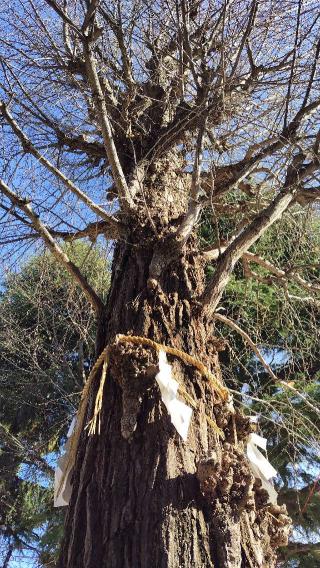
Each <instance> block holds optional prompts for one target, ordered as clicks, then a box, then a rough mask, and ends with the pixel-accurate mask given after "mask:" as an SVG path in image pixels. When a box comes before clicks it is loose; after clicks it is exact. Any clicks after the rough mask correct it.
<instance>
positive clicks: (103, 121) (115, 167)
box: [84, 41, 134, 209]
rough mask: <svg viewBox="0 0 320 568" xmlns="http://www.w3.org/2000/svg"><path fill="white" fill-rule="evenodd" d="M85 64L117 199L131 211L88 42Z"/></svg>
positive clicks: (85, 44)
mask: <svg viewBox="0 0 320 568" xmlns="http://www.w3.org/2000/svg"><path fill="white" fill-rule="evenodd" d="M84 54H85V62H86V68H87V74H88V81H89V84H90V86H91V91H92V98H93V101H94V105H95V108H96V110H97V113H98V116H99V123H100V127H101V130H102V135H103V140H104V145H105V149H106V153H107V156H108V160H109V163H110V166H111V170H112V173H113V177H114V181H115V185H116V187H117V190H118V194H119V198H120V200H121V204H122V206H123V208H124V209H128V208H129V209H133V208H134V201H133V195H131V192H130V188H129V187H128V185H127V181H126V178H125V175H124V173H123V170H122V166H121V164H120V160H119V157H118V154H117V149H116V145H115V142H114V139H113V133H112V127H111V124H110V120H109V116H108V111H107V106H106V102H105V97H104V95H103V92H102V88H101V84H100V80H99V76H98V73H97V68H96V61H95V56H94V53H93V48H92V45H91V43H90V42H89V41H86V42H85V43H84Z"/></svg>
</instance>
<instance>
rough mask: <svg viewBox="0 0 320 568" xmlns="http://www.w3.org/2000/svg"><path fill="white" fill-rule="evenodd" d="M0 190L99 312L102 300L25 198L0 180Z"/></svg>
mask: <svg viewBox="0 0 320 568" xmlns="http://www.w3.org/2000/svg"><path fill="white" fill-rule="evenodd" d="M0 191H1V192H2V193H3V194H4V195H5V196H6V197H7V198H8V199H10V201H11V203H12V204H13V205H15V206H16V207H18V208H19V209H20V210H21V211H23V213H24V214H25V215H26V216H27V217H28V218H29V219H30V221H31V223H32V226H33V227H34V229H35V230H36V231H37V233H38V234H39V236H40V237H42V239H43V241H44V242H45V244H46V246H47V247H48V248H49V250H50V251H51V252H52V254H53V255H54V256H55V258H56V259H57V260H58V261H59V262H60V264H62V265H63V266H64V267H65V268H66V269H67V270H68V272H69V273H70V274H71V276H72V277H73V279H74V280H75V281H76V282H77V283H78V284H79V286H80V287H81V288H82V290H83V292H84V293H85V295H86V296H87V298H88V300H89V302H90V304H91V305H92V307H93V308H94V309H95V311H96V312H97V313H98V314H99V313H101V311H102V310H103V308H104V305H103V302H102V300H101V299H100V298H99V296H98V295H97V294H96V292H95V291H94V290H93V289H92V288H91V286H90V284H89V283H88V281H87V280H86V278H85V277H84V276H83V274H82V273H81V272H80V270H79V268H78V267H77V266H76V265H75V264H74V263H73V262H72V261H71V260H70V259H69V258H68V256H67V255H66V253H65V252H64V251H63V250H62V249H61V248H60V246H59V245H58V243H57V242H56V241H55V240H54V238H53V237H52V235H51V233H50V231H49V230H48V229H47V227H46V226H45V225H44V224H43V223H42V221H40V219H39V217H38V215H37V214H36V213H34V211H33V209H32V208H31V206H30V205H29V203H28V201H27V200H26V199H22V198H21V197H19V196H18V195H17V194H16V193H14V192H13V191H12V190H11V189H10V188H9V187H8V186H7V184H6V183H5V182H4V181H3V180H0Z"/></svg>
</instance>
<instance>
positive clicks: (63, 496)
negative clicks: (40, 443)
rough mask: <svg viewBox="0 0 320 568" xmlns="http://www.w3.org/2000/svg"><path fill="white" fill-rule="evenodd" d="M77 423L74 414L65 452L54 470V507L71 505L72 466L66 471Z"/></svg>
mask: <svg viewBox="0 0 320 568" xmlns="http://www.w3.org/2000/svg"><path fill="white" fill-rule="evenodd" d="M75 424H76V417H75V416H74V417H73V419H72V422H71V424H70V426H69V430H68V433H67V438H68V440H67V441H66V443H65V445H64V448H63V450H64V453H63V454H62V456H60V458H59V459H58V462H57V467H56V470H55V472H54V501H53V506H54V507H65V506H66V505H69V501H70V497H71V491H72V486H71V474H72V468H70V469H69V471H67V472H66V474H65V471H66V467H67V464H68V451H69V446H70V438H71V436H72V434H73V431H74V427H75ZM63 475H64V476H65V477H64V482H63V484H62V486H61V479H62V477H63ZM59 488H60V491H59Z"/></svg>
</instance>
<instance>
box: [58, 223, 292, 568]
mask: <svg viewBox="0 0 320 568" xmlns="http://www.w3.org/2000/svg"><path fill="white" fill-rule="evenodd" d="M154 242H155V239H154V237H153V238H148V236H147V231H146V230H145V229H142V228H141V229H140V232H139V231H136V232H135V233H132V235H131V238H130V239H128V241H127V243H119V244H118V245H117V247H116V250H115V254H114V261H113V270H112V287H111V291H110V295H109V302H108V306H107V312H106V314H105V316H104V318H103V321H101V322H100V328H99V337H98V351H101V350H102V348H103V347H104V346H105V345H106V344H112V342H114V340H115V336H116V334H118V333H122V334H127V333H128V334H132V335H140V336H144V337H148V338H151V339H153V340H155V341H157V342H159V343H163V344H166V345H171V346H174V347H176V348H178V349H181V350H183V351H185V352H187V353H189V354H191V355H193V356H195V357H197V358H198V359H200V360H201V361H202V362H203V363H204V364H205V365H207V366H208V367H209V368H210V369H211V370H212V371H213V372H214V373H215V374H216V376H217V377H218V378H219V380H222V377H221V376H220V370H219V363H218V352H219V350H220V349H221V348H223V345H221V341H220V342H219V341H218V340H216V339H215V337H214V329H213V325H212V323H211V322H210V321H207V320H206V319H205V318H204V317H202V315H201V312H199V310H198V308H197V305H196V303H194V301H193V298H194V297H196V296H198V295H199V293H201V291H202V289H203V286H204V280H205V274H204V268H203V263H202V260H201V257H200V255H197V254H195V252H196V247H197V242H196V238H195V237H193V238H191V239H190V240H189V243H188V245H186V246H184V248H183V252H182V254H180V255H179V257H178V258H175V259H174V260H172V261H171V262H169V263H168V264H167V266H166V268H165V269H164V270H163V271H162V272H161V275H160V277H159V279H158V280H156V279H154V278H150V277H149V276H150V264H151V262H152V258H153V257H154V255H153V253H154V246H155V245H154ZM169 359H170V362H171V363H172V364H173V367H174V373H175V377H176V379H177V380H178V381H179V382H181V383H182V384H183V385H184V387H185V389H186V390H187V391H188V393H189V394H190V395H192V396H193V398H194V399H195V400H196V401H197V403H198V410H196V411H195V412H194V415H193V418H192V423H191V427H190V431H189V436H188V440H187V442H186V443H184V442H183V441H182V440H181V438H180V437H179V435H178V433H177V432H176V430H175V429H174V427H173V426H172V424H171V422H170V418H169V417H168V414H167V411H166V409H165V407H164V406H163V404H162V402H161V398H160V393H159V390H158V387H157V384H156V383H155V380H154V377H155V374H156V372H157V354H156V353H155V352H154V350H153V349H151V348H145V347H143V346H135V345H130V344H128V343H118V344H114V346H113V348H112V349H111V359H110V365H109V371H108V376H107V381H106V385H105V389H104V402H103V411H102V416H101V433H100V435H99V434H96V435H95V436H93V437H88V436H87V434H86V433H85V432H83V434H82V437H81V440H80V447H79V449H78V456H77V462H76V467H75V471H74V480H73V494H72V499H71V503H70V506H69V510H68V513H67V519H66V529H65V538H64V542H63V546H62V553H61V558H60V564H59V565H60V566H61V567H64V568H66V567H68V568H78V567H79V568H80V567H81V568H82V567H83V568H84V567H85V568H98V567H106V568H125V567H127V568H140V567H141V568H142V567H143V568H150V567H153V566H154V567H159V568H160V567H163V568H176V567H181V568H182V567H185V568H187V567H197V568H200V567H208V568H209V567H213V566H215V568H218V567H219V568H226V567H228V568H236V567H237V568H238V567H239V568H240V567H244V566H250V567H258V566H261V567H262V566H263V567H265V568H267V567H269V566H270V567H271V566H274V565H275V549H276V547H277V546H278V545H281V544H284V542H285V541H286V537H287V532H288V518H287V517H286V516H285V515H284V513H283V510H282V509H281V508H279V507H274V506H271V505H270V504H267V496H266V494H265V492H264V491H263V490H262V489H259V484H258V483H257V482H255V480H254V478H253V476H252V474H251V473H250V469H249V466H248V463H247V461H246V458H245V457H244V443H245V441H246V438H247V435H248V432H249V430H250V425H249V422H248V420H247V419H245V418H243V417H241V416H240V415H238V414H235V415H234V414H232V413H231V411H230V408H229V406H228V405H227V404H226V403H222V401H221V400H220V399H219V397H218V396H217V395H216V394H215V393H214V392H213V391H212V388H211V387H210V385H209V384H208V383H207V382H206V381H205V380H204V379H203V378H202V377H201V376H200V374H199V373H198V372H197V371H196V370H195V369H194V368H193V367H192V366H186V365H184V364H183V363H181V362H179V360H178V359H174V358H169ZM98 382H99V381H97V383H96V385H95V392H96V389H97V386H98ZM95 392H93V393H92V394H91V401H90V403H89V409H88V418H89V417H90V414H91V413H92V407H93V401H94V396H95ZM204 412H206V413H207V414H208V415H210V416H211V417H212V418H213V419H214V420H215V421H216V422H217V424H218V426H220V428H222V430H223V431H224V434H225V440H224V441H223V440H222V439H221V438H219V436H218V435H217V434H216V432H215V431H214V430H213V429H211V428H210V426H209V425H208V424H207V421H206V419H205V416H204Z"/></svg>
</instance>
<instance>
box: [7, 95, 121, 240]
mask: <svg viewBox="0 0 320 568" xmlns="http://www.w3.org/2000/svg"><path fill="white" fill-rule="evenodd" d="M0 112H1V113H2V115H3V116H4V117H5V118H6V120H7V121H8V123H9V124H10V126H11V128H12V130H13V131H14V133H15V134H16V136H17V137H18V138H19V140H20V142H21V144H22V147H23V149H24V151H25V152H26V153H28V152H29V153H30V154H32V155H33V156H34V157H35V158H37V160H39V162H40V163H41V164H42V165H43V166H45V167H46V168H47V169H48V170H49V171H50V172H51V173H53V174H54V175H55V176H56V177H57V178H58V179H59V180H60V181H62V182H63V184H64V185H65V186H66V187H67V188H68V189H69V190H70V191H71V192H72V193H74V194H75V195H76V196H77V197H78V198H79V199H80V200H81V201H82V202H83V203H85V204H86V205H87V206H88V207H89V208H90V209H91V210H92V211H94V212H95V213H96V214H97V215H98V216H99V217H101V218H102V219H104V221H108V222H109V223H110V227H111V228H112V230H113V234H114V235H116V233H117V228H118V227H119V221H118V220H117V219H116V218H115V217H112V216H111V215H108V213H107V212H106V211H105V210H104V209H103V208H102V207H100V205H97V204H96V203H94V201H92V199H90V197H88V195H87V194H86V193H84V192H83V191H81V189H80V188H79V187H77V186H76V185H75V184H74V183H73V182H72V181H71V180H70V179H69V178H67V176H65V175H64V173H62V172H61V171H60V170H59V169H58V168H56V166H54V165H53V164H52V163H51V162H50V161H49V160H48V159H47V158H45V157H44V156H43V155H42V154H41V153H40V152H39V150H37V149H36V148H35V146H34V145H33V144H32V142H31V140H30V139H29V138H28V137H27V136H26V134H25V133H24V132H23V130H21V128H20V127H19V125H18V123H17V122H16V121H15V119H14V118H13V116H12V114H11V113H10V112H9V110H8V108H7V107H6V105H5V104H4V103H0ZM113 238H115V236H113Z"/></svg>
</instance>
